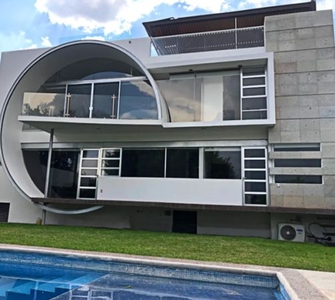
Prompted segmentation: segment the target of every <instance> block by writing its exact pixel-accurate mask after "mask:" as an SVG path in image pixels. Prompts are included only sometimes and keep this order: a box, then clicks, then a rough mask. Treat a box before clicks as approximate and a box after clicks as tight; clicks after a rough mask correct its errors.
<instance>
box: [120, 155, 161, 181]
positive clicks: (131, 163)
mask: <svg viewBox="0 0 335 300" xmlns="http://www.w3.org/2000/svg"><path fill="white" fill-rule="evenodd" d="M164 157H165V151H164V149H124V150H122V169H121V176H122V177H164Z"/></svg>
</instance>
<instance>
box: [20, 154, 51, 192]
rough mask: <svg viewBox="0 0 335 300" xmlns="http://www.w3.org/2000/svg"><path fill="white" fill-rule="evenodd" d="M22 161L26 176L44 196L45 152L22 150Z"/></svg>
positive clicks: (46, 158)
mask: <svg viewBox="0 0 335 300" xmlns="http://www.w3.org/2000/svg"><path fill="white" fill-rule="evenodd" d="M23 159H24V163H25V165H26V168H27V171H28V174H29V176H30V178H31V179H32V181H33V182H34V183H35V185H36V186H37V187H38V189H39V190H40V191H41V192H42V193H43V194H44V187H45V177H46V171H47V162H48V151H47V150H23Z"/></svg>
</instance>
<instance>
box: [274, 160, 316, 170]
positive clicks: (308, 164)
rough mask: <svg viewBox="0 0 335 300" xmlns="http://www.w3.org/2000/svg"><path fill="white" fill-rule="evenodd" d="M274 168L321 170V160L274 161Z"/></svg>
mask: <svg viewBox="0 0 335 300" xmlns="http://www.w3.org/2000/svg"><path fill="white" fill-rule="evenodd" d="M274 166H275V167H276V168H321V159H275V160H274Z"/></svg>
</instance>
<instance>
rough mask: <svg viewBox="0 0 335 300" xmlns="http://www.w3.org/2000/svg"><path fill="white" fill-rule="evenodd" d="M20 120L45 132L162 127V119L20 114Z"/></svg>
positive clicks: (90, 131) (87, 132)
mask: <svg viewBox="0 0 335 300" xmlns="http://www.w3.org/2000/svg"><path fill="white" fill-rule="evenodd" d="M18 121H20V122H22V123H25V124H28V125H30V126H33V127H36V128H38V129H40V130H42V131H45V132H51V130H52V129H54V131H56V132H57V133H69V134H71V133H72V134H80V133H85V134H97V133H110V132H111V131H118V130H120V129H121V128H122V130H127V129H129V130H132V131H134V130H136V129H135V128H140V129H143V128H144V127H145V128H149V127H150V128H152V127H159V128H161V127H162V121H161V120H119V119H90V118H65V117H44V116H42V117H40V116H19V117H18Z"/></svg>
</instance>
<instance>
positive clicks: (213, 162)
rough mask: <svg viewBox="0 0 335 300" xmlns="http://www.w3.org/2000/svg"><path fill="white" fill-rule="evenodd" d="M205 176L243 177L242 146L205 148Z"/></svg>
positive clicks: (222, 177)
mask: <svg viewBox="0 0 335 300" xmlns="http://www.w3.org/2000/svg"><path fill="white" fill-rule="evenodd" d="M204 175H205V176H204V177H205V178H221V179H241V148H236V149H234V148H226V149H225V148H213V149H205V174H204Z"/></svg>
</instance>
